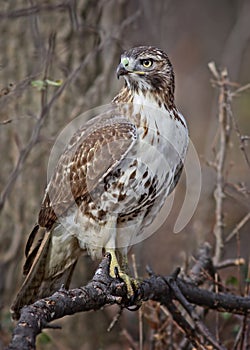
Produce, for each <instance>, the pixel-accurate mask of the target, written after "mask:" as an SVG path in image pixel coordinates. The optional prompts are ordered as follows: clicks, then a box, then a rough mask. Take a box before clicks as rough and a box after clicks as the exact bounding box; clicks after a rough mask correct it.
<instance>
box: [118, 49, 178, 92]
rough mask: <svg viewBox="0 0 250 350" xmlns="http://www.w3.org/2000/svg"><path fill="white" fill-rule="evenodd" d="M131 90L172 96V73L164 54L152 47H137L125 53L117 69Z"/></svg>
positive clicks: (170, 65)
mask: <svg viewBox="0 0 250 350" xmlns="http://www.w3.org/2000/svg"><path fill="white" fill-rule="evenodd" d="M120 76H123V77H124V79H125V82H126V85H127V87H128V88H129V89H131V90H135V91H138V90H142V91H143V92H145V91H148V90H150V91H154V92H160V93H162V92H165V93H167V94H168V95H170V96H171V95H173V94H174V72H173V67H172V64H171V62H170V61H169V58H168V56H167V55H166V53H165V52H163V51H162V50H160V49H157V48H156V47H153V46H139V47H134V48H132V49H130V50H128V51H125V52H124V53H123V54H122V55H121V62H120V64H119V66H118V68H117V77H118V78H119V77H120Z"/></svg>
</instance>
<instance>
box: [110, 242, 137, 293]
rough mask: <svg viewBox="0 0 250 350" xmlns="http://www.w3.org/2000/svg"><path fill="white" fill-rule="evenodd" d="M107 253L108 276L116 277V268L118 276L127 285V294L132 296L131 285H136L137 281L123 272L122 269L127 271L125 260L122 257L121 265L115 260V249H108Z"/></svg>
mask: <svg viewBox="0 0 250 350" xmlns="http://www.w3.org/2000/svg"><path fill="white" fill-rule="evenodd" d="M109 253H110V254H111V263H110V276H111V277H113V278H116V277H117V274H116V271H117V270H118V275H119V277H120V278H121V279H122V280H123V281H124V283H125V285H126V287H127V292H128V296H130V297H132V296H133V295H134V289H133V285H134V286H136V285H137V281H136V280H135V279H134V278H132V277H130V276H129V275H128V274H127V273H126V272H124V270H125V271H127V260H126V259H125V258H124V257H123V259H122V260H123V261H122V267H121V266H120V264H119V262H118V260H117V256H116V253H115V250H113V249H109Z"/></svg>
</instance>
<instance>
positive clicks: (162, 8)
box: [0, 0, 250, 350]
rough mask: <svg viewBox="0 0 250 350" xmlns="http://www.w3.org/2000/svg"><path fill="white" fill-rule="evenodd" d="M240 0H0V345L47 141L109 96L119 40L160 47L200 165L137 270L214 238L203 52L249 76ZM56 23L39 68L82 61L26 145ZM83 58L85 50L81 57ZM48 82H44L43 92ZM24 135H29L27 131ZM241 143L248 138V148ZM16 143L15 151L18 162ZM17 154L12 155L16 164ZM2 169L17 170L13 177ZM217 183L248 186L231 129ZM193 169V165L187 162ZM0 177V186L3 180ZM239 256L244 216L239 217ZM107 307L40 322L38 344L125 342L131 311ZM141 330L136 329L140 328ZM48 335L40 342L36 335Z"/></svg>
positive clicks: (229, 205)
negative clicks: (177, 226)
mask: <svg viewBox="0 0 250 350" xmlns="http://www.w3.org/2000/svg"><path fill="white" fill-rule="evenodd" d="M249 20H250V2H249V1H248V0H234V1H232V0H221V1H216V0H210V1H205V0H202V1H197V0H188V1H183V0H175V1H173V0H157V1H149V0H143V1H142V0H141V1H140V0H136V1H132V0H127V1H124V0H118V1H115V0H101V1H97V0H92V1H91V0H90V1H88V0H78V1H77V0H75V1H60V0H58V1H57V2H55V1H35V0H30V1H23V0H19V1H17V0H11V1H1V4H0V33H1V37H0V90H1V92H0V147H1V148H0V149H1V171H0V190H1V192H2V195H3V196H2V197H1V198H0V210H1V212H0V214H1V218H0V220H1V221H0V230H1V231H0V232H1V236H0V254H1V255H0V327H1V328H0V348H1V346H3V344H4V343H5V342H6V341H7V340H8V337H9V334H10V331H11V327H12V324H11V321H10V314H9V306H10V303H11V301H12V299H13V298H14V295H15V293H16V291H17V289H18V286H20V283H21V281H22V275H21V269H22V264H23V261H24V246H25V242H26V239H27V236H28V234H29V233H30V230H31V229H32V226H33V224H34V223H35V222H36V219H37V213H38V210H39V206H40V203H41V200H42V197H43V192H44V188H45V186H46V181H47V180H46V177H47V172H46V171H47V162H48V158H49V155H50V149H51V147H52V146H53V142H54V140H55V138H56V136H57V135H58V134H59V133H60V131H61V130H62V128H63V127H64V126H65V125H66V124H67V123H68V122H69V121H71V120H72V119H73V118H74V117H75V116H77V115H78V114H79V113H81V112H84V111H86V110H88V109H90V108H93V107H96V106H99V105H102V104H105V103H108V102H110V101H111V99H112V98H113V97H114V96H115V94H116V93H117V92H118V90H119V88H120V87H121V86H122V82H121V81H117V79H116V75H115V71H116V66H117V64H118V62H119V56H120V54H121V52H122V51H123V50H124V49H127V48H130V47H132V46H136V45H153V46H158V47H160V48H162V49H163V50H165V51H166V52H167V53H168V55H169V57H170V59H171V61H172V63H173V65H174V69H175V75H176V104H177V107H178V108H179V110H180V111H181V112H182V113H183V114H184V115H185V117H186V119H187V122H188V125H189V129H190V137H191V140H192V141H193V143H194V145H195V147H196V150H197V152H198V154H199V157H200V162H201V166H202V193H201V197H200V202H199V205H198V208H197V210H196V212H195V215H194V216H193V218H192V220H191V221H190V223H189V224H188V225H187V226H186V227H185V228H184V229H183V231H182V232H181V233H179V234H178V235H175V234H173V233H172V231H173V225H174V222H175V220H176V217H177V215H178V211H179V208H180V204H181V199H182V198H183V196H182V193H183V191H184V187H185V186H184V185H185V181H184V180H185V177H183V178H182V182H181V183H180V184H179V186H178V189H177V193H176V201H175V205H174V208H173V210H172V212H171V215H170V216H169V217H168V220H167V221H166V222H165V224H164V225H163V226H162V227H161V228H160V229H159V230H158V231H157V232H156V233H155V234H154V235H152V236H151V237H150V238H149V239H147V240H146V241H144V242H143V243H142V244H139V245H137V246H136V247H134V252H135V253H136V259H137V264H138V270H139V273H140V275H141V276H145V266H146V264H149V265H151V266H152V268H153V269H154V271H156V272H157V273H162V274H163V273H164V274H167V273H170V272H172V271H173V269H174V267H176V266H178V265H179V264H183V261H184V260H185V257H187V256H191V255H192V254H193V253H194V252H195V250H196V249H197V247H198V246H199V244H200V243H201V242H203V241H204V240H209V241H210V242H212V243H213V241H214V238H213V234H212V230H213V224H214V199H213V189H214V185H215V172H214V170H213V169H212V168H209V167H208V166H207V165H206V160H208V159H212V158H213V155H212V144H213V141H214V138H215V135H216V129H217V121H216V116H217V110H216V108H217V107H216V96H217V92H216V90H215V89H213V88H212V86H211V83H210V79H211V75H210V72H209V70H208V63H209V62H210V61H215V63H216V65H217V66H218V67H224V66H226V67H227V68H228V71H229V76H230V78H231V80H232V81H233V82H237V83H239V84H241V85H244V84H246V83H248V82H250V64H249V63H250V40H249V39H250V29H249V28H250V26H249ZM52 32H53V33H56V39H55V47H54V51H53V53H52V55H51V62H50V63H51V64H50V65H49V71H48V77H50V79H51V80H53V81H56V80H59V79H62V81H63V82H64V81H66V80H67V78H68V77H69V75H70V74H71V72H72V71H73V70H74V69H76V68H77V67H78V66H79V65H80V64H81V63H82V62H84V63H83V64H82V68H81V69H80V70H79V72H78V73H77V75H76V77H75V78H74V79H73V80H72V81H70V82H69V84H68V85H67V87H66V88H65V89H64V91H63V93H62V94H61V95H60V96H59V97H58V99H56V101H55V103H54V104H53V105H52V107H51V109H50V110H49V113H48V114H47V115H46V116H45V118H44V120H43V124H42V125H41V128H40V130H39V135H38V137H37V138H36V142H35V143H34V145H31V147H30V148H29V149H28V151H29V152H28V154H26V155H24V153H23V150H24V149H25V150H26V151H27V145H28V143H29V141H30V138H32V133H33V132H34V129H36V127H37V120H38V118H39V115H40V113H41V108H42V102H41V91H39V90H38V89H37V88H35V87H34V86H32V85H31V81H33V80H37V79H42V78H43V75H44V66H45V61H46V55H47V50H48V45H49V37H50V35H51V33H52ZM86 57H87V58H86ZM57 90H58V87H53V86H49V89H48V95H47V100H49V99H50V98H51V97H52V96H53V95H54V94H55V93H56V91H57ZM249 111H250V92H249V91H246V92H244V93H242V94H241V95H240V96H238V97H237V98H236V99H235V100H234V103H233V112H234V115H235V117H236V118H237V120H238V123H239V126H240V129H241V130H242V133H243V134H244V135H245V134H246V135H247V134H248V135H249V134H250V112H249ZM33 136H34V135H33ZM248 153H249V148H248ZM20 154H21V157H23V158H24V159H23V158H22V159H23V162H22V161H21V164H20V167H18V166H19V165H18V164H19V163H18V161H19V162H20ZM17 165H18V166H17ZM13 169H16V171H17V173H15V174H14V177H15V175H17V176H16V179H14V180H15V181H13V182H12V180H13V174H12V175H11V173H12V171H13ZM227 169H228V172H227V182H228V183H230V182H232V183H235V184H239V183H244V184H246V186H247V185H248V189H249V168H248V167H247V165H246V162H245V161H244V158H243V156H242V153H241V151H240V150H239V146H238V141H237V138H236V136H234V137H233V138H232V142H231V144H230V149H229V156H228V162H227ZM194 171H195V169H194ZM10 180H11V182H10V186H9V187H8V183H9V181H10ZM247 211H249V201H247V199H245V198H242V197H240V198H238V196H237V195H235V196H234V195H233V198H228V199H227V200H226V201H225V222H226V227H225V232H226V233H229V232H231V231H232V229H233V228H234V227H235V224H236V223H237V222H238V221H239V220H240V219H241V218H242V217H243V216H244V215H245V214H246V213H247ZM241 237H242V240H243V242H245V244H244V245H243V247H245V248H243V249H241V251H240V254H241V255H242V256H243V257H245V258H247V257H248V255H249V243H250V241H249V222H248V223H246V225H244V226H243V228H242V230H241ZM237 249H239V247H238V248H237V247H236V241H235V240H232V241H231V242H230V244H229V245H227V246H226V247H225V251H224V257H225V258H226V257H236V256H237V254H238V253H239V250H237ZM95 266H96V263H92V262H91V261H90V260H89V259H88V258H86V257H83V258H82V259H81V261H80V262H79V263H78V267H77V271H76V273H75V275H74V281H73V285H75V286H79V285H84V284H85V283H86V281H87V280H88V279H89V278H90V277H91V273H92V271H94V267H95ZM114 313H115V310H114V309H109V310H104V311H98V312H95V313H93V312H92V313H89V314H87V315H74V316H71V317H67V318H65V319H64V320H60V321H59V322H57V324H60V325H62V326H63V330H53V331H50V332H47V334H48V337H50V339H49V338H46V337H41V338H40V343H39V344H40V345H39V347H38V348H39V349H43V348H44V349H45V348H46V349H60V350H61V349H82V350H88V349H108V350H111V349H118V348H123V349H128V348H129V347H128V345H127V342H126V340H125V338H124V337H123V336H122V335H120V332H121V330H122V328H123V327H126V328H127V329H128V330H129V332H130V333H131V334H132V335H133V336H134V338H135V339H137V337H138V331H137V329H138V325H137V315H136V313H135V314H131V313H126V315H125V317H123V319H122V320H121V321H120V322H119V324H118V325H117V326H116V327H115V329H114V330H113V331H112V332H111V333H107V332H106V329H107V327H108V325H109V323H110V322H111V320H112V316H113V314H114ZM146 339H147V336H146ZM46 343H47V344H46Z"/></svg>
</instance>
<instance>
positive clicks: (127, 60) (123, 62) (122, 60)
mask: <svg viewBox="0 0 250 350" xmlns="http://www.w3.org/2000/svg"><path fill="white" fill-rule="evenodd" d="M121 63H122V64H123V65H124V67H127V66H128V65H129V59H128V58H127V57H123V58H122V59H121Z"/></svg>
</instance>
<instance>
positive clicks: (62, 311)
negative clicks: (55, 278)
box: [8, 254, 250, 350]
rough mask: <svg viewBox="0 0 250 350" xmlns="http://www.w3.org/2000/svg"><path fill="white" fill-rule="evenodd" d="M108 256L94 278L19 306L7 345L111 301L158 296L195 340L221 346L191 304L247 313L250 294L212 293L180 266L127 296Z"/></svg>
mask: <svg viewBox="0 0 250 350" xmlns="http://www.w3.org/2000/svg"><path fill="white" fill-rule="evenodd" d="M110 262H111V256H110V254H106V256H105V257H104V258H103V260H102V262H101V263H100V265H99V267H98V269H97V271H96V272H95V274H94V277H93V279H92V280H91V281H90V282H89V283H88V284H87V285H86V286H85V287H81V288H77V289H72V290H65V289H64V288H63V287H62V288H61V289H60V290H59V291H57V292H56V293H54V294H53V295H52V296H50V297H48V298H44V299H41V300H38V301H36V302H35V303H34V304H32V305H28V306H25V307H24V308H23V309H22V310H21V316H20V319H19V321H18V323H17V325H16V327H15V329H14V331H13V336H12V341H11V343H10V345H9V347H8V350H15V349H22V350H25V349H35V348H36V347H35V339H36V336H37V335H38V334H39V333H41V332H42V330H43V329H44V328H48V327H49V326H48V325H49V323H50V322H51V321H54V320H56V319H59V318H61V317H63V316H66V315H72V314H75V313H77V312H83V311H89V310H98V309H101V308H102V307H103V306H105V305H111V304H117V305H119V306H120V307H121V308H124V307H126V308H129V309H130V307H132V305H133V304H135V305H141V303H142V301H146V300H149V299H151V300H154V301H158V302H160V303H161V304H162V305H165V306H166V307H167V308H168V310H169V312H170V313H171V315H172V317H173V319H174V321H175V322H176V323H177V324H178V326H179V327H180V328H181V329H182V330H183V332H184V333H185V334H186V336H187V338H188V339H189V340H190V341H191V342H192V343H193V344H194V345H195V346H197V345H198V346H202V345H204V344H205V343H204V341H203V340H202V339H205V342H206V343H210V344H211V345H213V348H215V349H220V350H222V349H225V348H224V347H223V346H221V345H220V344H218V342H217V341H216V339H215V338H214V337H213V336H212V335H211V334H210V333H209V331H208V330H207V328H206V326H205V325H204V324H203V322H202V321H201V319H200V318H199V316H198V314H197V313H196V312H195V311H194V306H193V305H191V304H194V305H199V306H202V307H206V308H210V309H214V310H217V311H220V312H224V311H225V312H231V313H234V314H239V315H247V314H248V312H249V310H250V297H241V296H235V295H231V294H223V293H213V292H211V291H208V290H205V289H201V288H198V287H197V286H196V285H195V284H193V283H190V282H187V281H185V280H183V279H181V278H179V277H178V276H177V275H178V272H179V271H177V272H176V273H174V274H173V275H171V276H167V277H163V276H158V275H155V274H151V275H150V277H149V278H148V279H146V280H144V281H142V282H141V283H140V284H139V286H138V288H137V289H136V291H135V296H134V298H132V299H131V298H128V297H127V290H126V286H125V284H124V282H123V281H122V279H121V278H120V277H119V276H118V277H116V278H112V277H111V276H110V274H109V270H110ZM176 300H177V301H178V302H179V304H181V306H182V307H184V309H185V310H186V311H187V313H188V314H189V317H191V320H192V323H190V322H188V321H187V320H186V319H185V318H184V316H183V315H182V314H181V313H180V311H179V309H178V307H177V305H176V302H174V301H176ZM130 310H131V309H130ZM201 348H202V347H201Z"/></svg>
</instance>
